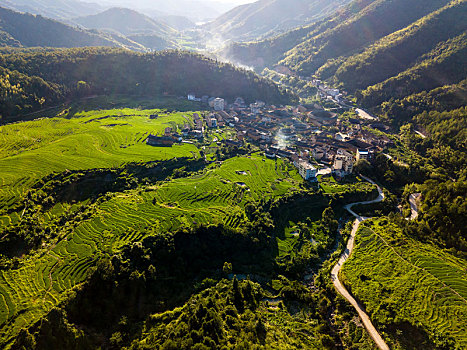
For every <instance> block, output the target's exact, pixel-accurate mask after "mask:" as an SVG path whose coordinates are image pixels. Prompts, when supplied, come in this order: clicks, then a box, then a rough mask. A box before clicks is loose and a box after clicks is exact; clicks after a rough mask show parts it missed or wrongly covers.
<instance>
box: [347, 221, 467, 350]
mask: <svg viewBox="0 0 467 350" xmlns="http://www.w3.org/2000/svg"><path fill="white" fill-rule="evenodd" d="M341 274H342V277H343V280H344V282H345V284H346V285H347V286H350V287H351V290H352V293H353V294H354V295H355V296H356V297H357V298H359V299H360V300H361V301H363V303H364V304H365V306H366V309H367V311H368V312H369V314H370V315H371V317H372V319H373V320H376V322H377V323H379V324H380V325H384V324H391V323H401V322H403V321H408V322H410V323H412V324H413V325H417V326H419V327H422V328H423V329H424V330H425V332H426V333H427V334H428V335H429V336H431V337H432V338H437V337H438V336H441V337H442V338H451V339H452V341H453V343H454V344H452V345H451V347H452V348H454V347H455V346H457V347H458V348H459V349H465V348H467V328H466V323H465V320H466V319H467V271H466V269H465V264H464V262H463V261H461V260H458V259H456V258H455V257H453V256H451V255H450V254H448V253H445V252H443V251H441V250H440V249H437V248H435V247H432V246H431V245H428V244H423V243H420V242H418V241H415V240H412V239H410V238H408V237H405V236H404V235H403V234H402V232H401V230H400V229H399V228H398V227H397V226H395V225H394V224H388V222H387V220H386V219H379V220H374V221H373V222H372V224H371V225H369V226H368V227H363V228H362V229H360V231H359V232H358V233H357V238H356V247H355V250H354V252H353V253H352V256H351V257H350V259H349V260H348V261H347V262H346V263H345V265H344V268H343V270H342V272H341ZM396 314H397V318H395V316H394V315H396Z"/></svg>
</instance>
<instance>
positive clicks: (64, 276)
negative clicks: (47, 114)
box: [0, 155, 302, 339]
mask: <svg viewBox="0 0 467 350" xmlns="http://www.w3.org/2000/svg"><path fill="white" fill-rule="evenodd" d="M301 183H302V179H301V178H300V176H299V175H298V173H297V172H296V171H295V170H294V169H292V170H290V171H289V166H288V165H286V164H285V163H283V162H282V161H278V162H274V161H271V160H266V159H263V158H262V157H261V156H259V155H252V156H247V157H235V158H232V159H229V160H227V161H225V162H223V164H222V165H220V166H211V167H210V168H208V169H205V170H204V172H202V173H199V174H196V175H193V176H191V177H188V178H180V179H175V180H172V181H169V182H165V183H162V184H160V185H157V186H152V187H147V188H140V189H137V190H131V191H126V192H121V193H116V194H115V195H114V196H113V197H112V198H110V199H109V200H108V201H105V202H103V203H102V204H100V205H99V206H98V207H97V208H96V212H97V214H95V215H94V216H93V217H92V218H90V219H88V220H85V221H82V222H81V223H80V224H79V226H77V227H76V228H75V229H74V230H73V231H72V233H70V234H68V235H67V236H66V237H63V238H62V239H61V240H60V241H59V242H58V243H57V244H56V245H55V246H53V247H51V248H50V249H49V250H47V251H45V252H43V253H41V255H40V256H39V253H37V254H36V255H32V256H30V257H29V258H27V260H24V261H22V263H21V264H20V267H19V268H18V269H15V270H9V271H2V272H1V273H0V310H2V312H1V313H0V325H1V330H0V338H1V339H11V337H13V336H14V335H16V334H17V333H18V332H19V330H20V329H21V328H23V327H25V326H28V325H30V324H31V323H33V322H35V321H37V320H39V319H40V317H42V316H44V315H45V314H46V313H47V312H48V311H49V310H50V309H51V308H52V307H54V306H55V305H57V304H58V303H59V302H60V301H62V300H64V299H66V297H67V293H69V292H70V291H71V290H72V289H73V288H74V287H76V286H78V285H79V284H80V283H82V282H84V281H85V279H86V276H87V273H88V272H89V270H90V267H92V266H93V264H94V263H95V259H96V258H97V257H98V256H99V254H101V253H102V252H111V251H113V252H115V251H118V249H119V248H120V247H121V246H123V245H125V244H127V243H128V242H132V241H137V240H140V239H141V238H142V233H141V232H150V234H157V232H160V231H170V230H174V229H176V228H177V227H180V226H190V225H194V224H201V223H202V224H209V223H224V224H226V225H228V226H231V227H237V226H239V225H241V224H243V223H245V221H246V220H247V218H246V216H245V214H244V211H243V207H244V205H245V204H246V203H247V202H248V201H256V200H259V199H260V198H275V197H280V196H282V195H284V194H286V193H291V192H293V191H294V190H298V189H299V188H300V185H301Z"/></svg>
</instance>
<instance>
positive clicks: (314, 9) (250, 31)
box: [205, 0, 349, 41]
mask: <svg viewBox="0 0 467 350" xmlns="http://www.w3.org/2000/svg"><path fill="white" fill-rule="evenodd" d="M348 2H349V0H332V1H323V0H313V1H305V0H292V1H290V0H287V1H285V0H260V1H257V2H253V3H251V4H246V5H241V6H238V7H236V8H234V9H232V10H230V11H229V12H227V13H225V14H223V15H221V16H220V17H218V18H216V19H215V20H214V21H212V22H210V23H208V24H206V25H205V28H206V29H207V30H209V31H210V32H211V33H213V34H216V35H220V36H222V37H223V38H225V39H233V40H237V41H238V40H248V39H250V40H251V39H255V38H259V37H261V36H267V35H271V34H274V33H278V32H283V31H286V30H290V29H292V28H294V27H298V26H300V25H304V24H306V23H310V22H314V21H317V20H319V19H322V18H323V17H325V16H327V15H329V14H332V13H334V12H336V11H337V10H338V9H339V7H340V6H342V5H345V4H346V3H348Z"/></svg>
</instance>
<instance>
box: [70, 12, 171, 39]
mask: <svg viewBox="0 0 467 350" xmlns="http://www.w3.org/2000/svg"><path fill="white" fill-rule="evenodd" d="M73 22H75V23H78V24H80V25H82V26H84V27H86V28H89V29H103V30H111V31H115V32H118V33H120V34H123V35H130V34H139V33H145V34H148V33H151V34H157V35H159V36H165V37H168V36H171V35H175V34H176V30H175V29H173V28H171V27H169V26H168V25H167V24H165V23H161V22H158V21H156V20H153V19H151V18H149V17H147V16H145V15H143V14H142V13H139V12H137V11H134V10H130V9H127V8H117V7H114V8H111V9H108V10H106V11H104V12H101V13H98V14H96V15H90V16H86V17H78V18H74V19H73Z"/></svg>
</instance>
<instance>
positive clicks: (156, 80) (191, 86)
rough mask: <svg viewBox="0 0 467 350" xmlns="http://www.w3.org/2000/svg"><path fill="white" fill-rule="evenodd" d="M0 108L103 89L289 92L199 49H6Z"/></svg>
mask: <svg viewBox="0 0 467 350" xmlns="http://www.w3.org/2000/svg"><path fill="white" fill-rule="evenodd" d="M0 66H1V67H2V71H1V74H2V78H1V82H2V85H3V86H4V89H3V90H2V96H1V99H2V100H1V107H0V108H1V110H0V114H1V115H3V116H4V117H14V116H18V115H20V114H22V113H28V112H32V111H35V110H38V109H40V108H44V107H47V106H51V105H54V104H57V103H59V102H65V101H66V100H67V99H73V98H83V97H87V96H93V95H102V94H126V95H142V96H150V95H162V94H166V95H177V96H180V95H182V96H184V95H186V94H187V93H189V92H194V93H196V95H198V96H201V95H209V96H222V97H224V98H226V99H230V100H232V99H233V98H235V97H237V96H244V98H245V99H246V100H247V101H250V102H254V100H255V99H260V100H264V101H268V102H270V103H278V104H286V103H288V102H290V101H291V100H292V99H293V96H292V95H291V94H289V93H287V92H284V91H280V90H279V89H278V87H277V86H276V85H275V84H274V83H273V82H272V81H269V80H267V79H265V78H261V77H259V76H257V75H256V74H254V73H253V72H250V71H246V70H242V69H238V68H235V67H233V66H232V65H229V64H224V63H219V62H216V61H214V60H211V59H208V58H206V57H203V56H201V55H198V54H194V53H188V52H181V51H166V52H156V53H151V54H138V53H134V52H131V51H125V50H120V49H104V48H84V49H61V50H60V49H57V50H5V51H4V54H3V55H1V56H0Z"/></svg>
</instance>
